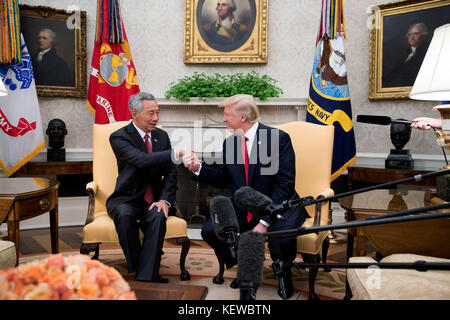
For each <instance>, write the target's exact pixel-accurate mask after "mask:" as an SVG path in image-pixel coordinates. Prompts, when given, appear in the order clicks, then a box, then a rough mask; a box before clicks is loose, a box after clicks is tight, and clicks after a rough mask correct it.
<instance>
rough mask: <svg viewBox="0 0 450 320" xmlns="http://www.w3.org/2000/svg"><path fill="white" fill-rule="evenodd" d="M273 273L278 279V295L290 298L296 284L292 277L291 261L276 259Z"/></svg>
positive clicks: (284, 298)
mask: <svg viewBox="0 0 450 320" xmlns="http://www.w3.org/2000/svg"><path fill="white" fill-rule="evenodd" d="M272 269H273V273H274V274H275V278H276V279H277V280H278V295H279V296H280V297H281V298H282V299H283V300H286V299H289V298H290V297H292V294H293V293H294V284H293V283H292V278H291V263H290V262H286V261H280V260H276V261H275V262H274V263H273V264H272Z"/></svg>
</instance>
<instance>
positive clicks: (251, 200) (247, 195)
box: [234, 186, 273, 219]
mask: <svg viewBox="0 0 450 320" xmlns="http://www.w3.org/2000/svg"><path fill="white" fill-rule="evenodd" d="M234 202H235V203H236V205H237V206H238V207H239V208H240V209H241V210H244V211H249V212H251V213H252V214H253V215H254V216H255V217H257V218H259V219H261V218H262V217H263V216H264V210H265V209H266V208H267V207H268V206H269V205H270V204H272V203H273V201H272V199H270V198H269V197H268V196H266V195H265V194H263V193H261V192H259V191H256V190H255V189H253V188H251V187H247V186H246V187H241V188H239V189H238V190H237V191H236V192H235V193H234Z"/></svg>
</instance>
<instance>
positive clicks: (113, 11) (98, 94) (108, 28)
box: [87, 0, 139, 124]
mask: <svg viewBox="0 0 450 320" xmlns="http://www.w3.org/2000/svg"><path fill="white" fill-rule="evenodd" d="M138 92H139V85H138V83H137V80H136V69H135V67H134V63H133V60H132V57H131V52H130V46H129V44H128V40H127V36H126V34H125V28H124V25H123V21H122V16H121V11H120V4H119V0H97V27H96V33H95V46H94V52H93V54H92V63H91V75H90V80H89V91H88V99H87V104H88V108H89V110H90V111H91V112H92V113H93V114H94V115H95V123H97V124H107V123H112V122H116V121H124V120H129V119H131V114H130V111H129V109H128V100H129V97H130V96H132V95H133V94H135V93H138Z"/></svg>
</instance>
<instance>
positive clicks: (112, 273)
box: [102, 265, 121, 281]
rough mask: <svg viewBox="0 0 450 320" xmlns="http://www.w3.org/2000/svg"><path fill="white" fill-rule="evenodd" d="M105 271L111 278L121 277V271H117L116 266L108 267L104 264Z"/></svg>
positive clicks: (112, 279)
mask: <svg viewBox="0 0 450 320" xmlns="http://www.w3.org/2000/svg"><path fill="white" fill-rule="evenodd" d="M102 269H103V272H104V273H105V274H106V276H107V277H108V279H109V280H111V281H114V280H117V279H119V278H120V277H121V275H120V273H119V271H117V270H116V269H114V268H111V267H108V266H105V265H103V266H102Z"/></svg>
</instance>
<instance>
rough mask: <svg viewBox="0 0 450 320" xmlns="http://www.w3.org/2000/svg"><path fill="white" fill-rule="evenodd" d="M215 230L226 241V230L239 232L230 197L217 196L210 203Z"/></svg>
mask: <svg viewBox="0 0 450 320" xmlns="http://www.w3.org/2000/svg"><path fill="white" fill-rule="evenodd" d="M209 207H210V213H211V220H212V223H213V226H214V232H215V233H216V235H217V237H218V238H219V239H221V240H223V241H226V236H225V231H228V230H233V231H234V232H236V233H238V232H239V224H238V221H237V218H236V213H235V212H234V207H233V203H232V202H231V200H230V198H227V197H224V196H215V197H214V198H212V199H211V203H210V205H209Z"/></svg>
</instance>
